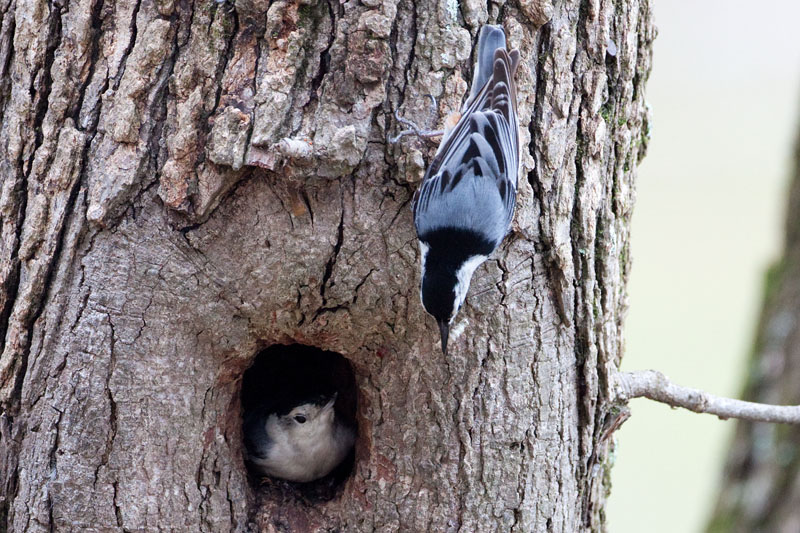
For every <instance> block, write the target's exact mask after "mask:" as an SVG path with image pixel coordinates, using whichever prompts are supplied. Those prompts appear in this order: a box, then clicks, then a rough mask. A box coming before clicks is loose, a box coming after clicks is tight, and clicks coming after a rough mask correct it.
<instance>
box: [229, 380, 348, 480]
mask: <svg viewBox="0 0 800 533" xmlns="http://www.w3.org/2000/svg"><path fill="white" fill-rule="evenodd" d="M336 396H337V395H336V394H333V396H318V397H315V398H310V399H305V400H301V402H300V403H297V404H295V405H287V406H284V408H282V409H279V410H277V411H273V412H268V411H266V410H264V409H263V408H262V409H256V410H254V411H251V412H250V413H247V414H246V415H245V420H244V437H245V441H244V442H245V447H246V448H247V458H248V460H249V461H250V462H251V463H252V464H253V466H254V467H255V469H256V470H257V471H258V472H259V473H262V474H266V475H269V476H273V477H276V478H280V479H285V480H288V481H298V482H307V481H314V480H315V479H319V478H322V477H324V476H326V475H328V474H329V473H330V472H331V471H333V469H334V468H336V467H337V466H339V464H340V463H341V462H342V461H343V460H344V459H345V457H347V455H348V454H349V453H350V450H352V448H353V443H354V442H355V437H356V435H355V431H354V430H353V429H352V428H351V427H349V426H348V425H347V424H345V423H344V422H343V421H342V420H341V417H339V416H337V414H336V410H335V409H334V404H335V403H336Z"/></svg>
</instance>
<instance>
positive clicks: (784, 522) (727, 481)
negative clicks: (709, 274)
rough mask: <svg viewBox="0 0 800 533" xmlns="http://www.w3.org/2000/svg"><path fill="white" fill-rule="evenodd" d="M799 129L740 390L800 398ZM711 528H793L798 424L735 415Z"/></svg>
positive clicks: (784, 532)
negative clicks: (779, 243) (782, 231)
mask: <svg viewBox="0 0 800 533" xmlns="http://www.w3.org/2000/svg"><path fill="white" fill-rule="evenodd" d="M798 383H800V137H798V141H797V148H796V150H795V167H794V176H793V178H792V183H791V190H790V194H789V205H788V209H787V215H786V242H785V244H784V251H783V257H781V259H780V260H779V261H778V262H777V263H776V264H775V265H774V266H773V267H772V268H771V269H770V270H769V272H768V273H767V276H766V283H765V291H764V304H763V309H762V311H761V318H760V321H759V325H758V330H757V334H756V342H755V346H754V349H753V354H752V356H751V359H750V368H749V371H748V381H747V383H746V384H745V387H744V393H743V398H744V399H747V400H751V401H756V402H763V403H772V404H785V405H800V387H798ZM708 531H709V532H710V533H737V532H741V533H796V532H797V531H800V427H798V426H789V425H775V424H765V423H754V422H737V424H736V432H735V435H734V439H733V443H732V444H731V448H730V450H729V452H728V458H727V462H726V465H725V472H724V474H723V485H722V490H721V492H720V496H719V501H718V502H717V507H716V509H715V511H714V514H713V516H712V519H711V522H710V524H709V526H708Z"/></svg>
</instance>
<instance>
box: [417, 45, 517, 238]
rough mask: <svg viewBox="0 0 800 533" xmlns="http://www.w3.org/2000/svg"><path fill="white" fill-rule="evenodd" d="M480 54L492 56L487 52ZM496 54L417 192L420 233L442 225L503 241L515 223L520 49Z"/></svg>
mask: <svg viewBox="0 0 800 533" xmlns="http://www.w3.org/2000/svg"><path fill="white" fill-rule="evenodd" d="M497 31H502V30H497ZM480 42H489V43H490V44H491V45H495V44H493V43H495V42H496V40H490V39H483V35H482V39H481V41H480ZM478 53H479V54H480V57H484V56H485V55H486V51H485V50H479V52H478ZM493 56H494V61H493V63H492V73H491V76H490V77H488V80H487V81H486V83H485V85H484V86H483V87H482V88H481V90H480V91H479V92H478V93H477V94H475V95H474V97H473V96H471V97H470V99H469V100H468V101H467V104H466V108H465V110H464V112H463V114H462V116H461V118H460V120H459V121H458V123H457V124H456V126H455V127H454V128H453V129H452V130H451V131H450V132H449V134H448V135H447V136H446V137H445V138H444V139H443V140H442V143H441V145H440V147H439V150H438V151H437V153H436V156H435V157H434V160H433V162H432V163H431V166H430V167H429V168H428V171H427V172H426V174H425V177H424V178H423V183H422V185H421V186H420V188H419V189H418V190H417V193H416V195H415V199H414V204H413V205H414V222H415V225H416V228H417V234H418V235H419V236H420V237H423V236H424V235H425V234H426V233H427V232H429V231H433V230H436V229H439V228H444V227H458V228H462V229H468V230H473V231H476V232H481V234H482V235H484V236H485V237H486V238H488V239H489V240H491V241H492V242H495V243H496V244H499V242H500V241H501V240H502V239H503V237H504V236H505V234H506V232H507V231H508V228H509V226H510V224H511V218H512V216H513V214H514V204H515V201H516V187H517V173H518V168H519V138H518V135H519V133H518V125H517V115H516V89H515V86H514V81H513V75H514V72H515V71H516V68H517V65H518V63H519V52H518V51H516V50H513V51H512V52H511V53H510V54H509V53H508V52H506V50H505V48H496V49H495V50H494V54H493ZM479 66H480V61H479ZM484 77H486V76H485V75H476V76H475V79H476V80H477V79H482V78H484ZM498 215H499V216H498Z"/></svg>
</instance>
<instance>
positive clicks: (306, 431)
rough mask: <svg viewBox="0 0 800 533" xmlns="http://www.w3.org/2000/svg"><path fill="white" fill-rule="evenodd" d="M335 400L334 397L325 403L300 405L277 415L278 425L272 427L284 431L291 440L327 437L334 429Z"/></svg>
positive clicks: (305, 440) (298, 440)
mask: <svg viewBox="0 0 800 533" xmlns="http://www.w3.org/2000/svg"><path fill="white" fill-rule="evenodd" d="M335 401H336V399H335V398H333V399H331V400H330V401H329V402H328V403H327V404H325V405H316V404H313V403H306V404H303V405H298V406H297V407H295V408H294V409H292V410H291V411H290V412H289V414H286V415H283V416H281V417H277V418H278V420H277V422H278V424H277V427H273V428H272V429H273V431H279V432H281V433H284V434H285V435H284V436H285V438H286V439H287V440H288V441H290V442H307V441H309V440H315V439H320V438H324V437H327V436H328V434H330V433H331V432H332V431H333V419H334V410H333V404H334V402H335Z"/></svg>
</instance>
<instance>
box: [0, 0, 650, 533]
mask: <svg viewBox="0 0 800 533" xmlns="http://www.w3.org/2000/svg"><path fill="white" fill-rule="evenodd" d="M487 21H488V22H499V23H502V24H504V25H505V27H506V29H507V33H508V36H509V40H510V43H511V45H512V46H514V47H518V48H519V49H520V50H521V53H522V66H521V68H520V70H519V73H518V76H517V80H518V84H519V95H520V102H519V111H520V119H521V126H522V132H521V134H522V141H523V143H524V148H523V150H522V151H523V161H522V163H523V172H522V174H521V177H520V197H519V201H518V212H517V215H516V220H515V223H514V227H513V233H512V235H511V236H510V237H509V238H508V239H507V241H506V243H505V245H504V246H503V247H502V249H501V250H500V252H499V253H498V254H496V257H494V258H493V259H492V260H490V261H489V262H487V263H486V265H485V266H483V267H481V268H480V269H479V270H478V271H477V273H476V276H475V280H474V281H473V284H472V290H471V294H470V296H469V298H468V302H467V305H466V306H465V309H464V310H463V311H462V312H461V314H460V317H462V318H461V319H460V322H461V323H465V324H467V325H466V327H464V328H463V331H462V332H461V333H460V334H457V335H454V336H453V338H452V340H451V346H452V348H451V350H450V352H451V353H450V355H449V357H448V358H447V359H445V358H444V357H443V356H442V354H441V352H440V351H439V348H438V345H437V342H438V333H437V329H436V327H435V324H434V323H433V322H432V320H430V319H429V317H427V315H425V314H424V311H423V309H422V307H421V305H420V303H419V296H418V294H419V293H418V281H419V280H418V265H417V263H418V255H417V254H418V252H417V248H416V241H415V237H414V231H413V227H412V221H411V216H410V210H409V201H410V198H411V195H412V193H413V191H414V189H415V187H416V184H417V182H418V181H419V180H420V178H421V175H422V172H423V169H424V166H425V164H426V161H428V160H429V159H430V157H431V156H432V154H433V152H434V150H435V145H432V144H431V143H429V142H426V141H421V140H417V139H408V138H406V139H403V141H402V142H400V143H398V144H396V145H390V144H387V143H386V141H385V140H386V138H387V135H390V134H394V133H396V132H397V131H398V125H397V124H396V121H395V120H394V118H393V112H394V111H395V110H399V112H400V114H401V115H403V116H405V117H406V118H410V119H413V120H415V121H417V122H418V123H422V124H424V123H426V122H428V123H432V122H433V121H435V120H441V119H439V118H437V117H436V116H435V114H434V113H433V112H432V111H431V109H430V100H429V99H428V98H427V97H426V96H425V95H426V94H432V95H434V96H436V97H437V100H438V105H439V112H441V113H443V114H444V113H446V112H448V111H452V110H455V109H457V108H458V107H459V106H460V102H461V99H462V96H463V95H464V93H465V91H466V85H467V83H466V81H465V80H469V79H471V57H470V56H471V50H472V46H473V44H474V42H475V40H476V36H477V33H478V29H479V27H480V25H481V24H482V23H484V22H487ZM653 38H654V27H653V23H652V17H651V12H650V5H649V2H648V1H647V0H627V1H621V0H614V1H612V0H592V1H588V0H587V1H580V0H563V1H554V0H519V1H517V2H504V1H499V2H491V3H489V4H488V5H487V4H486V3H484V2H481V1H478V0H465V1H463V2H457V1H455V0H442V1H436V0H419V1H413V0H361V1H360V2H359V1H356V0H349V1H339V0H328V1H325V0H299V1H295V0H275V1H270V2H267V1H266V0H236V1H235V2H233V1H230V0H228V1H227V2H225V3H219V4H218V3H216V2H214V1H212V0H197V1H195V2H192V1H190V0H177V1H175V0H138V1H137V2H114V1H112V0H61V1H57V2H47V1H44V0H25V1H14V0H0V72H2V76H0V80H2V81H0V118H1V119H2V127H1V128H0V146H2V149H1V150H0V172H2V180H3V182H2V196H1V197H0V214H1V216H2V235H1V239H2V240H0V246H1V247H2V248H1V249H2V256H1V257H0V260H1V261H2V262H1V263H0V319H2V320H1V322H0V323H2V328H3V335H2V342H3V344H2V356H0V405H2V415H0V416H1V418H0V524H7V525H6V527H7V528H8V530H9V531H15V532H27V531H46V530H48V529H50V530H59V531H60V530H64V531H66V530H81V531H112V530H123V531H145V530H160V529H164V530H167V529H169V530H176V531H224V530H234V531H243V530H246V529H248V528H249V527H251V526H252V527H254V528H261V529H263V530H266V531H277V530H282V531H306V530H308V531H319V530H325V531H332V530H337V529H338V530H342V531H375V530H380V531H395V530H398V531H560V532H569V533H574V532H576V531H599V530H602V529H603V528H604V512H603V508H604V503H605V498H606V494H607V491H608V490H609V481H608V469H609V467H610V464H609V453H608V452H609V446H610V439H608V433H609V432H608V428H611V427H614V420H615V417H616V416H617V410H616V408H613V407H612V405H611V404H610V402H609V397H610V394H609V390H608V389H609V381H608V376H609V372H610V369H611V368H613V367H615V365H617V364H618V362H619V358H620V354H621V349H622V336H621V327H622V321H623V315H624V312H625V308H626V294H625V283H626V279H627V275H628V271H629V268H630V259H629V257H630V255H629V245H628V243H629V238H628V236H629V224H630V215H631V209H632V206H633V199H634V174H635V168H636V165H637V163H638V161H639V160H640V158H641V157H642V156H643V153H644V148H645V144H646V138H647V111H646V106H645V102H644V93H643V89H644V84H645V80H646V78H647V75H648V72H649V69H650V61H651V43H652V40H653ZM286 342H299V343H304V344H309V345H313V346H317V347H320V348H323V349H326V350H332V351H336V352H339V353H342V354H344V355H345V356H346V357H347V358H348V359H349V360H350V362H351V363H352V365H353V368H354V371H355V375H356V380H357V383H358V387H359V395H360V401H359V407H358V423H359V438H358V442H357V452H356V464H355V467H354V470H353V473H352V475H351V477H350V478H349V479H348V480H347V481H346V483H345V484H344V486H343V488H342V489H341V490H340V492H339V493H338V495H337V497H336V498H334V499H333V500H331V501H327V502H321V503H320V502H317V503H314V502H309V501H308V500H305V499H303V498H300V497H291V495H292V494H293V493H291V491H289V492H286V493H283V495H282V496H280V498H278V496H276V494H278V493H276V492H274V491H272V492H271V491H269V490H266V489H258V488H255V487H254V486H253V485H252V484H250V483H249V482H248V478H247V476H246V474H245V469H244V466H243V461H242V455H241V452H242V444H241V438H240V434H239V432H240V417H239V387H240V383H241V377H242V373H243V372H244V370H245V369H246V368H247V367H248V365H249V364H250V363H251V362H252V360H253V357H254V356H255V354H256V353H257V352H258V351H259V349H260V348H262V347H264V346H267V345H270V344H274V343H286ZM0 529H2V526H0Z"/></svg>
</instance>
